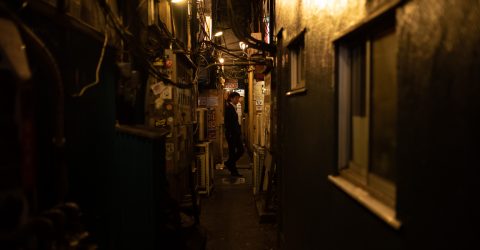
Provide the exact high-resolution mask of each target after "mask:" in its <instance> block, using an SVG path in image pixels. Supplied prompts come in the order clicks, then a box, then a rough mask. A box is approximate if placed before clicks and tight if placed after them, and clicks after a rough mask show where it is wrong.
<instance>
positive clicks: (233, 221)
mask: <svg viewBox="0 0 480 250" xmlns="http://www.w3.org/2000/svg"><path fill="white" fill-rule="evenodd" d="M237 167H238V169H239V172H240V174H242V175H243V177H241V178H234V177H230V173H229V172H228V171H227V170H216V171H215V187H214V189H213V192H212V193H211V195H210V196H209V197H205V198H203V200H202V206H201V217H200V223H201V225H202V226H203V227H204V228H205V229H206V232H207V250H237V249H238V250H240V249H241V250H272V249H276V248H275V244H276V239H277V236H276V228H275V225H273V224H260V223H258V221H259V216H258V214H257V210H256V206H255V199H254V196H253V192H252V169H251V165H250V164H249V159H248V155H247V154H245V155H244V156H243V157H242V158H241V159H240V160H239V161H238V163H237Z"/></svg>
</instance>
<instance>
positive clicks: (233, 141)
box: [225, 135, 245, 173]
mask: <svg viewBox="0 0 480 250" xmlns="http://www.w3.org/2000/svg"><path fill="white" fill-rule="evenodd" d="M226 137H227V143H228V160H227V161H226V162H225V165H226V166H227V168H228V169H229V170H230V171H231V172H232V173H234V172H237V165H236V162H237V160H238V159H240V157H241V156H242V155H243V153H244V152H245V149H244V148H243V143H242V138H241V137H240V136H239V135H238V136H235V135H233V136H228V135H227V136H226Z"/></svg>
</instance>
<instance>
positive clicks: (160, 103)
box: [155, 97, 163, 109]
mask: <svg viewBox="0 0 480 250" xmlns="http://www.w3.org/2000/svg"><path fill="white" fill-rule="evenodd" d="M162 106H163V99H162V98H161V97H158V98H157V99H155V109H161V108H162Z"/></svg>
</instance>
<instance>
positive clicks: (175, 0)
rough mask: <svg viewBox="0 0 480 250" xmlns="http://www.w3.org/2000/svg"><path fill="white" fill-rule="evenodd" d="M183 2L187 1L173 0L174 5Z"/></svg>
mask: <svg viewBox="0 0 480 250" xmlns="http://www.w3.org/2000/svg"><path fill="white" fill-rule="evenodd" d="M183 1H185V0H172V3H181V2H183Z"/></svg>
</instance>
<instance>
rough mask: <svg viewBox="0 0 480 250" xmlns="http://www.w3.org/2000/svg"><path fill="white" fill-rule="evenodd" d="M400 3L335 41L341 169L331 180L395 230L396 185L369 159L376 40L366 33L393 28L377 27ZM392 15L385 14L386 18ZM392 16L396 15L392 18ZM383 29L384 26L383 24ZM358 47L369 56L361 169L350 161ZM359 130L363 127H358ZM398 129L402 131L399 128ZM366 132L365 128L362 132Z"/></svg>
mask: <svg viewBox="0 0 480 250" xmlns="http://www.w3.org/2000/svg"><path fill="white" fill-rule="evenodd" d="M399 4H400V1H396V2H395V3H394V4H392V5H389V6H387V7H386V8H385V9H383V10H382V11H381V12H379V13H376V14H375V15H374V16H373V17H371V18H368V19H367V20H365V21H364V22H362V23H361V24H360V25H358V26H357V27H356V28H354V29H350V30H349V31H348V33H346V34H343V35H342V36H340V38H337V39H336V40H335V42H334V45H335V52H336V60H337V61H336V84H337V87H338V110H337V111H338V166H337V169H338V170H337V171H336V172H337V174H336V175H330V176H329V180H330V181H331V182H332V183H334V184H335V185H336V186H337V187H339V188H340V189H341V190H343V191H344V192H346V193H347V194H348V195H350V196H351V197H352V198H354V199H355V200H357V201H358V202H359V203H361V204H362V205H364V206H365V207H366V208H368V209H369V210H370V211H372V212H373V213H374V214H376V215H377V216H378V217H380V218H381V219H383V220H384V221H385V222H386V223H387V224H389V225H390V226H391V227H393V228H394V229H399V228H400V227H401V224H402V223H401V222H400V221H399V220H398V219H397V217H396V184H395V183H394V182H392V181H389V180H387V179H385V178H382V177H380V176H378V175H376V174H374V173H372V172H370V171H369V163H368V161H369V158H370V147H371V143H370V142H369V140H370V135H369V130H370V124H369V123H370V117H371V114H370V106H371V103H370V101H371V94H370V93H371V91H372V89H371V81H370V79H371V77H370V74H371V68H370V67H371V62H372V61H371V58H372V50H371V43H372V39H371V38H370V37H368V36H366V34H370V35H377V34H379V33H380V32H381V31H383V30H387V29H389V28H394V27H395V23H394V22H393V24H392V25H393V26H389V27H383V28H385V29H383V28H381V27H377V26H376V24H378V23H381V21H380V22H379V21H378V20H380V19H383V18H378V17H379V16H382V15H383V14H385V13H387V12H388V11H391V10H393V11H392V12H390V13H394V9H395V8H396V7H397V6H398V5H399ZM385 16H388V15H383V17H385ZM390 17H392V16H390ZM382 26H383V25H382ZM354 44H357V45H358V44H361V46H365V54H364V56H362V60H364V63H365V69H364V71H363V72H364V77H365V100H364V102H365V111H364V113H365V114H364V115H365V117H366V118H365V119H366V120H365V121H364V123H365V124H364V127H365V128H366V130H367V131H366V135H365V139H364V141H363V143H362V145H366V147H367V148H368V152H367V158H366V160H364V161H363V162H366V164H365V166H358V165H356V164H354V163H353V162H351V161H350V159H352V157H351V154H352V153H351V147H352V143H353V139H352V134H351V133H352V126H353V125H352V124H353V122H352V121H351V119H353V118H352V117H353V110H352V108H351V102H352V96H351V95H352V91H353V89H352V80H351V77H352V74H353V72H352V69H351V67H352V64H353V63H352V56H353V55H351V52H350V51H351V49H352V48H353V47H354V46H355V45H354ZM396 47H397V48H398V46H396ZM357 117H358V116H357ZM357 128H359V127H358V126H357ZM397 129H398V128H397ZM362 131H363V129H362Z"/></svg>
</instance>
